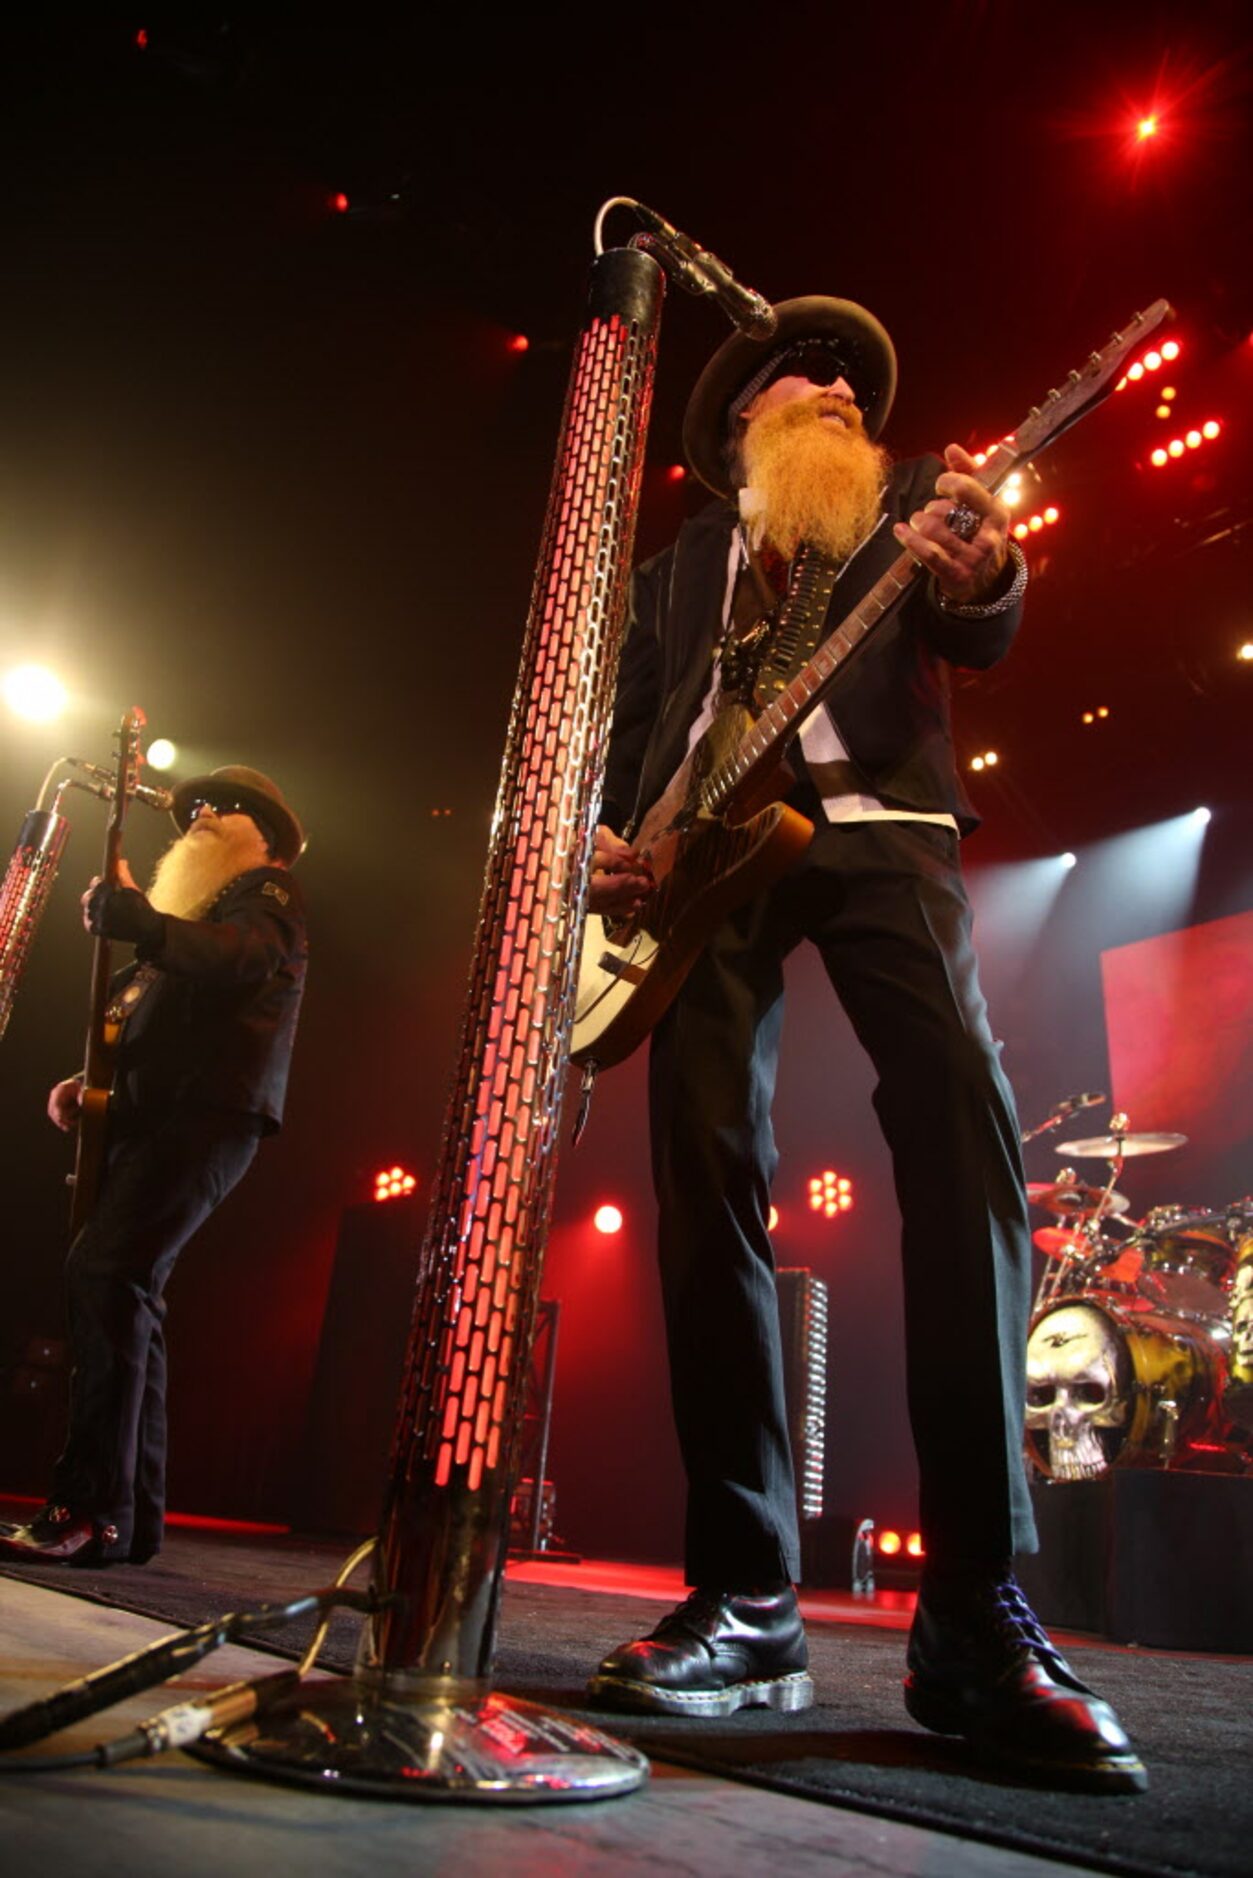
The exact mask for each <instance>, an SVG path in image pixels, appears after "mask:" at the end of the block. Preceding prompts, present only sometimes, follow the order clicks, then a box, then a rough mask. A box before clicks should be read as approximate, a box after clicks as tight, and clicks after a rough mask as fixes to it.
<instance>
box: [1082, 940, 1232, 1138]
mask: <svg viewBox="0 0 1253 1878" xmlns="http://www.w3.org/2000/svg"><path fill="white" fill-rule="evenodd" d="M1101 976H1102V980H1103V984H1104V989H1105V1024H1106V1030H1107V1032H1108V1036H1109V1066H1110V1075H1111V1078H1112V1084H1111V1093H1112V1097H1113V1103H1114V1106H1115V1107H1117V1108H1120V1109H1126V1111H1127V1113H1128V1114H1129V1115H1130V1117H1131V1126H1132V1128H1133V1129H1147V1130H1154V1129H1171V1130H1178V1131H1179V1132H1180V1133H1182V1134H1186V1135H1188V1136H1189V1138H1190V1140H1191V1141H1192V1143H1193V1144H1194V1145H1195V1146H1197V1147H1199V1148H1201V1149H1202V1150H1203V1151H1204V1152H1205V1153H1207V1154H1212V1153H1215V1152H1218V1151H1222V1150H1225V1149H1229V1148H1234V1147H1236V1146H1237V1145H1238V1144H1240V1143H1242V1142H1244V1141H1247V1139H1248V1129H1249V1116H1250V1115H1253V913H1236V914H1233V915H1232V916H1231V918H1229V919H1216V920H1211V921H1209V922H1208V923H1207V924H1206V925H1203V926H1185V927H1184V928H1183V929H1182V930H1181V931H1179V932H1169V933H1163V934H1162V935H1161V936H1160V937H1159V938H1156V939H1141V940H1139V941H1138V942H1137V943H1136V944H1135V945H1129V946H1117V947H1115V948H1113V949H1112V950H1111V951H1108V952H1103V953H1102V954H1101Z"/></svg>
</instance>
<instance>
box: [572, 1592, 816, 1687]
mask: <svg viewBox="0 0 1253 1878" xmlns="http://www.w3.org/2000/svg"><path fill="white" fill-rule="evenodd" d="M808 1663H809V1656H808V1652H807V1651H806V1648H805V1628H804V1625H803V1624H802V1623H801V1614H800V1610H799V1608H798V1606H797V1603H796V1593H795V1591H794V1590H793V1589H792V1587H791V1586H790V1585H789V1586H788V1587H787V1589H786V1590H785V1591H773V1592H743V1593H740V1592H733V1591H715V1590H709V1589H701V1590H696V1591H693V1592H692V1594H691V1596H690V1597H688V1598H686V1599H685V1600H684V1602H683V1603H682V1604H680V1605H679V1607H678V1609H677V1610H674V1611H671V1612H670V1614H669V1616H668V1617H663V1618H662V1620H661V1622H660V1623H659V1624H658V1626H657V1628H656V1629H655V1630H653V1631H650V1632H649V1634H648V1636H646V1637H641V1638H639V1639H638V1640H637V1641H636V1642H634V1643H624V1644H623V1645H622V1647H621V1649H618V1650H615V1651H614V1652H613V1653H612V1655H610V1656H607V1657H606V1658H605V1660H604V1662H603V1663H602V1664H601V1665H600V1668H599V1669H598V1670H597V1672H596V1674H595V1675H594V1676H593V1678H592V1680H591V1682H590V1683H589V1685H588V1693H589V1694H590V1695H591V1697H592V1700H593V1701H594V1702H597V1703H599V1704H600V1705H601V1706H602V1707H605V1708H616V1709H629V1710H641V1709H642V1710H645V1711H647V1712H648V1713H649V1714H656V1715H734V1713H735V1711H736V1709H739V1708H774V1709H781V1710H782V1711H783V1712H784V1713H788V1714H790V1713H791V1712H792V1711H794V1710H796V1709H803V1708H809V1707H810V1705H811V1704H812V1702H813V1699H814V1685H813V1683H812V1682H811V1681H810V1680H809V1677H808V1676H807V1674H806V1673H805V1672H806V1668H807V1666H808Z"/></svg>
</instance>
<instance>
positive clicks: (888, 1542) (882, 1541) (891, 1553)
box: [879, 1526, 901, 1558]
mask: <svg viewBox="0 0 1253 1878" xmlns="http://www.w3.org/2000/svg"><path fill="white" fill-rule="evenodd" d="M900 1549H901V1535H900V1533H899V1532H893V1531H892V1528H891V1527H890V1526H889V1527H888V1529H887V1531H886V1532H881V1533H880V1534H879V1550H880V1552H882V1553H883V1554H884V1555H885V1557H887V1558H895V1557H896V1554H897V1553H898V1552H899V1551H900Z"/></svg>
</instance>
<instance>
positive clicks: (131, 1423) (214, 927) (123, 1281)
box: [0, 766, 306, 1565]
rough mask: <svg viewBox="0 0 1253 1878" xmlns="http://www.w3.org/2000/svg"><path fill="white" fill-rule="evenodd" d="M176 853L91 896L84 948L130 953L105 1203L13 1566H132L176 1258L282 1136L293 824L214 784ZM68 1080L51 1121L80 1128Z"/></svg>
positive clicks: (203, 783)
mask: <svg viewBox="0 0 1253 1878" xmlns="http://www.w3.org/2000/svg"><path fill="white" fill-rule="evenodd" d="M172 813H173V817H174V821H175V824H176V825H177V827H178V828H179V830H180V831H181V832H180V835H179V838H178V839H177V840H176V841H175V842H173V843H172V845H171V846H170V847H169V848H168V849H167V850H166V852H165V854H164V855H163V856H162V857H161V859H160V861H159V862H158V864H157V868H156V871H155V873H154V875H153V880H152V885H151V888H150V889H149V892H148V893H147V895H144V894H143V893H141V892H140V891H139V889H138V888H137V887H136V885H135V882H134V879H133V878H132V876H131V873H130V870H129V868H127V866H126V864H125V862H123V863H122V865H121V869H120V883H121V884H120V885H119V886H118V887H116V888H110V887H108V886H106V885H104V884H102V883H101V882H100V881H98V880H95V881H93V882H92V883H91V886H90V887H89V889H88V891H87V892H86V893H85V894H84V895H83V920H84V924H85V925H86V927H87V929H88V931H89V932H92V933H94V934H96V935H97V936H100V937H104V938H106V939H120V940H128V941H130V942H131V943H132V944H133V945H134V947H135V962H134V964H133V965H131V966H129V967H127V968H126V969H125V970H124V971H123V972H121V973H120V974H118V976H117V978H116V979H115V981H114V983H113V985H112V986H111V987H110V998H111V1002H110V1006H109V1013H108V1015H109V1019H110V1020H111V1022H113V1023H115V1024H120V1026H121V1029H120V1037H119V1041H118V1046H117V1067H116V1074H115V1077H114V1083H113V1090H112V1094H111V1096H110V1101H109V1111H108V1137H107V1143H108V1145H107V1158H106V1161H105V1172H104V1180H103V1184H102V1187H101V1191H100V1195H99V1198H98V1200H97V1202H96V1204H95V1206H94V1208H93V1209H92V1212H91V1214H90V1216H89V1218H88V1220H87V1223H86V1224H85V1225H84V1227H83V1228H82V1230H81V1231H80V1232H79V1233H78V1235H77V1237H76V1238H75V1240H74V1243H73V1245H72V1246H71V1247H70V1252H69V1257H68V1260H67V1264H66V1292H67V1319H68V1330H69V1340H70V1354H71V1359H72V1364H73V1368H72V1373H71V1377H70V1392H69V1429H68V1434H67V1437H66V1442H65V1447H64V1449H63V1451H62V1453H61V1456H60V1458H59V1460H58V1461H57V1463H56V1466H55V1468H54V1470H53V1477H52V1488H51V1492H50V1494H49V1499H48V1503H47V1505H46V1506H44V1507H43V1508H42V1509H41V1511H40V1512H39V1513H37V1514H36V1515H35V1517H34V1518H33V1519H32V1520H31V1521H30V1522H29V1524H27V1525H25V1526H20V1527H18V1528H17V1529H16V1530H14V1531H11V1532H9V1533H8V1534H7V1535H6V1536H5V1537H3V1538H0V1552H3V1553H4V1554H5V1555H7V1556H9V1557H20V1558H27V1559H32V1558H33V1559H43V1560H66V1561H72V1562H73V1563H75V1564H91V1565H101V1564H112V1563H117V1562H122V1561H129V1562H130V1563H131V1564H137V1565H138V1564H143V1563H145V1562H146V1561H147V1560H148V1559H150V1558H151V1557H152V1556H153V1554H154V1553H156V1552H157V1551H158V1550H159V1549H160V1545H161V1536H162V1526H163V1519H164V1507H165V1454H166V1420H165V1387H166V1358H165V1339H164V1335H163V1322H164V1317H165V1301H164V1292H165V1286H166V1283H167V1281H168V1279H169V1276H170V1273H171V1271H172V1270H173V1268H174V1262H175V1260H176V1259H177V1257H178V1254H179V1253H180V1251H181V1250H182V1248H183V1247H184V1245H186V1243H187V1241H188V1240H189V1239H190V1238H191V1236H192V1234H193V1233H194V1232H196V1231H197V1230H198V1228H199V1227H200V1226H201V1225H203V1223H204V1221H205V1220H206V1219H207V1218H208V1216H209V1214H210V1213H211V1212H212V1211H213V1210H214V1208H215V1207H216V1206H217V1205H218V1204H219V1203H220V1202H221V1201H222V1200H223V1199H224V1198H225V1197H226V1195H227V1194H228V1193H229V1192H230V1190H231V1188H232V1187H234V1186H235V1185H236V1184H237V1183H238V1181H239V1180H240V1179H241V1178H242V1177H243V1175H244V1174H245V1173H246V1172H247V1169H248V1167H249V1165H250V1163H251V1161H252V1159H253V1156H254V1155H255V1153H256V1151H257V1144H258V1142H259V1140H260V1138H261V1137H262V1135H266V1134H272V1133H273V1132H274V1131H275V1130H276V1129H277V1128H278V1127H279V1125H280V1122H281V1120H282V1114H283V1100H284V1095H285V1091H286V1086H287V1076H288V1069H289V1065H290V1062H291V1051H292V1043H293V1040H294V1038H295V1034H296V1020H297V1017H298V1015H299V1011H300V999H301V994H302V991H303V989H304V978H305V961H306V944H305V922H304V912H303V908H302V905H301V898H300V891H299V888H298V887H297V886H296V884H295V882H294V880H293V879H292V877H291V874H290V872H289V869H290V867H291V865H292V863H293V862H294V861H295V860H296V859H297V857H298V856H299V855H300V853H301V852H302V850H303V848H304V834H303V832H302V830H301V827H300V823H299V822H298V820H297V819H296V816H295V815H294V814H293V813H292V811H291V809H290V808H289V807H288V805H287V803H286V802H285V801H284V799H283V797H282V795H281V793H280V792H279V790H278V788H277V786H276V785H275V784H274V783H273V782H271V781H270V779H269V777H267V776H263V775H262V774H261V773H260V771H258V770H253V769H246V768H243V767H239V766H233V767H228V768H225V769H218V770H214V771H213V773H212V774H211V775H209V776H199V777H196V778H194V779H193V780H192V781H190V782H186V783H183V784H182V785H180V787H179V788H178V789H176V790H175V792H174V799H173V809H172ZM81 1094H82V1083H81V1078H79V1077H69V1078H67V1079H66V1080H65V1081H64V1082H59V1083H58V1084H57V1085H56V1087H55V1088H54V1089H53V1090H52V1093H51V1095H50V1096H49V1099H48V1113H49V1116H50V1118H51V1119H52V1121H53V1122H55V1123H56V1125H57V1127H58V1128H61V1129H64V1130H66V1131H68V1130H70V1129H72V1128H73V1127H74V1126H75V1125H76V1122H77V1119H78V1114H79V1109H80V1102H81Z"/></svg>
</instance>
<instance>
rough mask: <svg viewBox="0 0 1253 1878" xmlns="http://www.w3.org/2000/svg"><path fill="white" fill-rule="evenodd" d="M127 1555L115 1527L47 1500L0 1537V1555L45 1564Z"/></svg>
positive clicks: (116, 1560)
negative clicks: (119, 1543)
mask: <svg viewBox="0 0 1253 1878" xmlns="http://www.w3.org/2000/svg"><path fill="white" fill-rule="evenodd" d="M126 1556H127V1551H126V1548H125V1547H120V1546H119V1545H118V1531H117V1527H116V1526H113V1525H110V1524H108V1523H107V1522H106V1521H103V1520H98V1519H91V1518H89V1517H88V1516H87V1515H86V1514H82V1513H74V1512H71V1510H70V1508H69V1507H68V1506H59V1505H57V1504H56V1502H55V1501H51V1500H50V1501H49V1502H48V1504H47V1506H41V1507H40V1509H39V1511H38V1512H37V1513H36V1514H35V1517H34V1518H33V1519H32V1520H31V1521H30V1523H29V1525H26V1526H15V1527H14V1528H13V1530H12V1531H11V1532H7V1533H5V1534H4V1535H3V1536H2V1537H0V1557H4V1558H12V1559H25V1560H27V1562H28V1563H36V1564H38V1563H43V1564H48V1565H56V1564H61V1565H114V1564H120V1563H121V1562H122V1561H123V1560H124V1559H125V1558H126Z"/></svg>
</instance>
